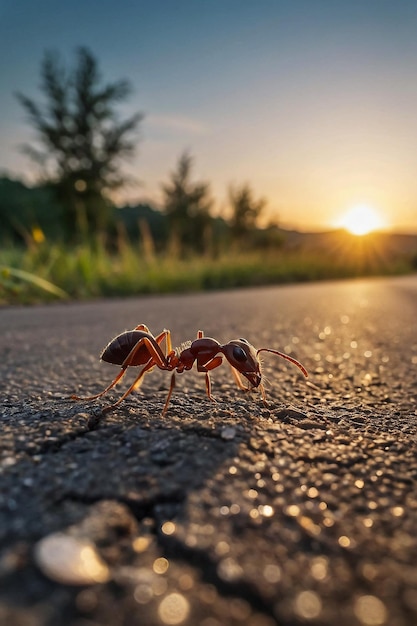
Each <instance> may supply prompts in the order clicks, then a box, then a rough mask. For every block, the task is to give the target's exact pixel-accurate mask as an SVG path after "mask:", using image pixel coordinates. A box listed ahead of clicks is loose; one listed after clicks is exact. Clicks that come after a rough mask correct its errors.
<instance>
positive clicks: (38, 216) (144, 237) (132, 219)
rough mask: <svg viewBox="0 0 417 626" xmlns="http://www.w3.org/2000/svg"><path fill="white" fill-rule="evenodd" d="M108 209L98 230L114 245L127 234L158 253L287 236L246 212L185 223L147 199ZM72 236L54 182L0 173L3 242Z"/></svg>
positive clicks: (274, 243) (254, 244)
mask: <svg viewBox="0 0 417 626" xmlns="http://www.w3.org/2000/svg"><path fill="white" fill-rule="evenodd" d="M109 215H110V219H109V227H108V231H107V232H106V233H97V234H100V236H102V237H104V238H105V239H106V240H107V244H108V246H109V247H112V246H113V244H115V243H116V242H117V239H119V238H120V237H123V238H124V239H127V240H129V241H130V242H131V243H132V244H135V243H137V244H138V245H142V246H143V247H144V248H145V249H146V250H147V251H148V252H149V250H151V251H154V252H157V253H159V252H164V251H166V250H167V249H168V248H169V251H170V252H171V253H172V252H175V250H173V249H172V248H173V247H174V248H175V247H177V248H180V250H176V251H177V252H178V253H179V255H180V256H182V255H184V254H186V253H187V252H192V253H195V252H200V253H213V254H218V253H219V252H222V251H224V250H225V249H228V248H229V247H230V246H234V247H236V248H237V249H242V248H245V247H247V248H250V249H259V248H264V247H265V246H266V247H274V248H278V247H280V246H281V245H282V243H283V240H284V237H283V233H282V231H281V230H280V229H279V228H278V227H277V226H276V225H271V226H268V227H266V228H258V227H256V225H255V224H253V223H249V224H247V223H246V222H247V216H246V218H245V217H243V216H242V218H241V219H240V221H239V219H238V220H236V216H234V217H233V216H232V217H231V218H230V219H228V220H226V219H225V218H223V217H220V216H211V214H210V212H207V214H206V215H205V219H204V224H201V223H200V222H201V216H199V217H198V216H197V217H195V216H193V215H189V214H188V213H187V212H186V213H185V215H184V221H185V223H186V228H185V226H184V224H176V223H173V222H175V220H173V219H172V216H170V215H169V214H168V213H167V212H166V211H164V210H163V209H161V208H158V207H155V206H152V205H150V204H147V203H139V204H137V205H134V206H132V205H126V206H123V207H116V206H115V205H113V204H111V203H109ZM199 229H200V232H199ZM178 230H180V231H181V232H180V234H179V235H178ZM186 231H188V233H187V232H186ZM70 236H71V233H68V232H67V221H66V219H65V207H64V206H62V205H60V203H59V201H58V200H57V198H56V194H55V190H54V189H53V188H51V187H50V186H49V185H48V184H44V185H36V186H28V185H26V184H25V183H23V182H22V181H20V180H15V179H11V178H10V177H8V176H1V177H0V244H2V245H5V244H17V245H19V244H26V245H32V244H35V243H40V242H43V241H45V240H46V241H49V242H52V241H53V242H59V241H62V242H64V241H67V240H68V238H70Z"/></svg>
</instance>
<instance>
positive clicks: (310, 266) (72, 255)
mask: <svg viewBox="0 0 417 626" xmlns="http://www.w3.org/2000/svg"><path fill="white" fill-rule="evenodd" d="M411 269H412V267H411V262H410V260H409V259H407V258H406V257H398V258H395V259H393V258H389V259H388V258H386V257H384V256H381V255H378V256H372V255H370V254H363V253H361V254H358V252H357V250H352V251H350V252H349V251H346V250H344V251H343V254H341V253H340V250H339V251H337V253H336V252H335V251H333V252H331V251H329V250H325V251H323V250H321V251H320V250H315V251H314V250H313V251H312V250H310V251H307V250H297V251H285V250H281V249H278V250H266V251H251V252H248V253H243V252H233V253H231V252H229V253H226V252H225V253H223V254H221V255H219V256H218V257H216V258H207V257H201V256H200V257H199V256H195V257H192V258H188V259H180V258H174V257H169V256H166V255H159V256H158V255H157V256H151V257H150V258H149V255H148V258H147V259H146V258H144V255H143V253H142V251H141V249H140V247H139V246H135V245H133V244H130V243H128V242H127V241H121V242H119V245H118V250H117V251H114V252H113V253H109V252H108V251H107V249H106V247H105V245H104V243H103V242H102V241H101V240H100V238H98V239H97V240H96V241H95V242H94V243H93V244H92V245H87V244H82V245H78V246H74V247H65V246H63V245H58V244H48V243H47V242H43V243H41V244H38V245H31V246H29V247H27V248H19V247H16V246H6V247H2V248H1V249H0V304H3V305H4V304H27V303H36V302H45V301H50V300H52V299H56V298H65V297H67V298H70V299H89V298H97V297H112V296H133V295H139V294H150V293H171V292H190V291H203V290H211V289H229V288H235V287H244V286H255V285H272V284H280V283H289V282H300V281H313V280H322V279H331V278H347V277H354V276H369V275H386V274H400V273H406V272H409V271H411Z"/></svg>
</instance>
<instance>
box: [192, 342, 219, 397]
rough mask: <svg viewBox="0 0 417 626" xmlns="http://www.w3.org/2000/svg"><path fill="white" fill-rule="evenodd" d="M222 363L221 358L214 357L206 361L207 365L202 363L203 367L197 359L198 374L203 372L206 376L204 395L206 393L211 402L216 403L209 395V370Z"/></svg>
mask: <svg viewBox="0 0 417 626" xmlns="http://www.w3.org/2000/svg"><path fill="white" fill-rule="evenodd" d="M199 339H201V337H199ZM222 363H223V359H222V357H221V356H215V357H213V358H212V359H210V361H207V363H204V365H202V364H199V362H198V357H197V370H198V371H199V372H205V374H206V393H207V396H208V398H209V399H210V400H211V401H212V402H216V398H214V397H213V396H212V395H211V380H210V374H209V372H210V371H211V370H214V369H215V368H216V367H219V365H221V364H222Z"/></svg>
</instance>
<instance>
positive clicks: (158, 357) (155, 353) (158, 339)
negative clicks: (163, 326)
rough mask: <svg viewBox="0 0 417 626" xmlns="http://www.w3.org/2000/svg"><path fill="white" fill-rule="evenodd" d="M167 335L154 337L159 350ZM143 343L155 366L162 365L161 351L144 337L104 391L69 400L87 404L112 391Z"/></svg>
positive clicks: (167, 332) (75, 396) (73, 396)
mask: <svg viewBox="0 0 417 626" xmlns="http://www.w3.org/2000/svg"><path fill="white" fill-rule="evenodd" d="M146 329H147V327H146V326H145V325H144V324H140V326H138V327H137V328H135V330H144V331H145V332H146ZM167 334H169V330H168V331H163V332H162V333H160V334H159V335H157V336H156V337H155V342H156V345H157V347H158V348H159V344H160V343H162V341H163V340H164V339H165V337H166V336H167ZM144 343H145V345H146V347H147V348H148V350H149V352H150V353H151V354H152V359H154V358H155V357H156V360H157V365H160V364H161V363H163V361H162V360H161V356H164V355H163V353H162V351H161V350H159V352H158V351H157V350H155V346H154V345H153V343H152V342H151V341H150V340H149V339H147V337H144V338H143V339H141V340H140V341H138V342H137V344H136V345H134V346H133V348H132V349H131V351H130V352H129V354H128V355H127V357H126V358H125V360H124V361H123V363H122V366H121V370H120V372H119V373H118V374H117V376H116V378H115V379H114V380H113V381H112V382H111V383H110V385H108V386H107V387H106V388H105V389H103V391H100V393H96V394H95V395H94V396H87V397H85V398H83V397H80V396H77V395H72V396H71V399H72V400H81V401H85V402H89V401H90V400H97V399H98V398H101V396H104V394H105V393H107V392H108V391H110V389H113V387H114V386H115V385H117V383H118V382H119V380H121V378H122V377H123V376H124V375H125V373H126V370H127V368H128V367H129V365H130V364H131V362H132V361H133V359H134V357H135V355H136V353H137V351H138V350H139V348H141V347H142V345H143V344H144Z"/></svg>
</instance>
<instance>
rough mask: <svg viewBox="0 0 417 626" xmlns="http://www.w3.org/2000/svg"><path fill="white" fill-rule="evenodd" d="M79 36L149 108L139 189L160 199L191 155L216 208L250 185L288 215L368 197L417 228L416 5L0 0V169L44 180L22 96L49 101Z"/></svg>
mask: <svg viewBox="0 0 417 626" xmlns="http://www.w3.org/2000/svg"><path fill="white" fill-rule="evenodd" d="M80 45H84V46H87V47H89V48H90V50H91V51H92V52H93V53H94V54H95V56H96V57H97V58H98V60H99V63H100V68H101V71H102V74H103V77H104V79H105V80H107V81H110V80H116V79H119V78H127V79H129V81H130V82H131V84H132V87H133V93H132V96H131V98H130V99H129V101H128V102H127V103H126V104H124V105H123V106H122V107H121V108H120V111H121V114H123V115H127V114H130V113H132V112H134V111H141V112H143V113H144V115H145V117H144V120H143V122H142V124H141V132H140V142H139V144H138V150H137V155H136V157H135V159H134V160H133V161H131V162H129V163H128V164H126V171H128V172H129V173H130V174H133V175H134V176H136V177H137V178H138V179H140V181H141V184H140V185H138V186H137V187H132V188H130V189H129V190H128V191H127V192H126V193H128V194H129V198H130V199H131V200H134V199H146V198H148V199H152V200H154V201H158V200H159V198H160V184H161V183H162V182H164V181H166V179H167V177H168V175H169V172H170V171H172V169H173V168H174V167H175V164H176V161H177V159H178V157H179V156H180V154H181V153H182V152H183V151H184V150H189V151H190V152H191V153H192V154H193V155H194V157H195V167H194V175H195V178H196V179H199V180H206V181H209V182H210V183H211V188H212V194H213V197H214V198H215V200H216V209H217V211H218V212H221V211H225V210H226V204H227V190H228V187H229V185H230V184H241V183H244V182H248V183H250V184H251V186H252V187H253V190H254V193H255V195H257V196H263V197H266V199H267V201H268V205H267V207H268V212H269V216H270V217H273V218H274V217H275V218H277V219H278V220H279V222H280V223H281V224H283V225H286V226H294V227H297V228H300V229H303V230H309V229H315V230H316V229H325V228H328V227H332V226H334V225H335V224H336V223H337V221H338V219H339V218H340V216H341V215H342V214H343V213H344V212H346V211H347V210H349V209H350V208H352V207H353V206H355V205H357V204H362V205H369V206H371V207H374V208H375V210H377V211H378V212H380V214H381V216H382V217H383V220H384V221H385V223H386V224H387V225H388V226H391V227H393V228H395V229H396V230H400V231H414V232H417V2H415V1H414V0H413V1H411V0H410V1H409V0H398V1H397V2H393V1H392V0H390V1H386V0H349V1H346V2H341V1H339V0H251V1H249V0H194V1H191V0H148V1H143V0H137V1H136V2H135V1H127V0H119V2H117V3H115V2H114V1H112V2H110V1H109V0H100V1H98V0H97V1H94V0H83V1H82V2H81V1H80V0H72V1H71V2H69V1H68V0H61V1H59V2H58V1H57V0H36V1H34V0H6V1H5V0H0V85H1V89H0V110H1V116H0V170H2V171H7V172H8V173H9V174H11V175H14V176H18V177H25V178H27V179H29V180H30V179H33V176H34V174H35V170H34V166H33V164H31V162H30V161H29V160H28V159H27V158H26V157H25V156H23V155H22V154H21V152H20V151H19V144H21V143H23V142H27V141H30V140H31V138H32V137H33V134H32V131H31V128H30V126H29V125H28V124H27V122H26V120H25V114H24V111H23V110H22V108H21V107H20V105H19V104H18V103H17V101H16V99H15V97H14V95H13V94H14V93H15V92H16V91H21V92H23V93H25V94H26V95H29V96H31V97H34V98H36V99H39V98H40V97H41V96H40V92H39V90H38V85H39V68H40V62H41V59H42V57H43V54H44V52H45V50H50V49H55V50H57V51H59V52H60V53H61V54H62V57H63V59H64V60H65V61H66V62H67V63H68V64H71V63H72V62H73V61H74V51H75V49H76V47H77V46H80Z"/></svg>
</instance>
